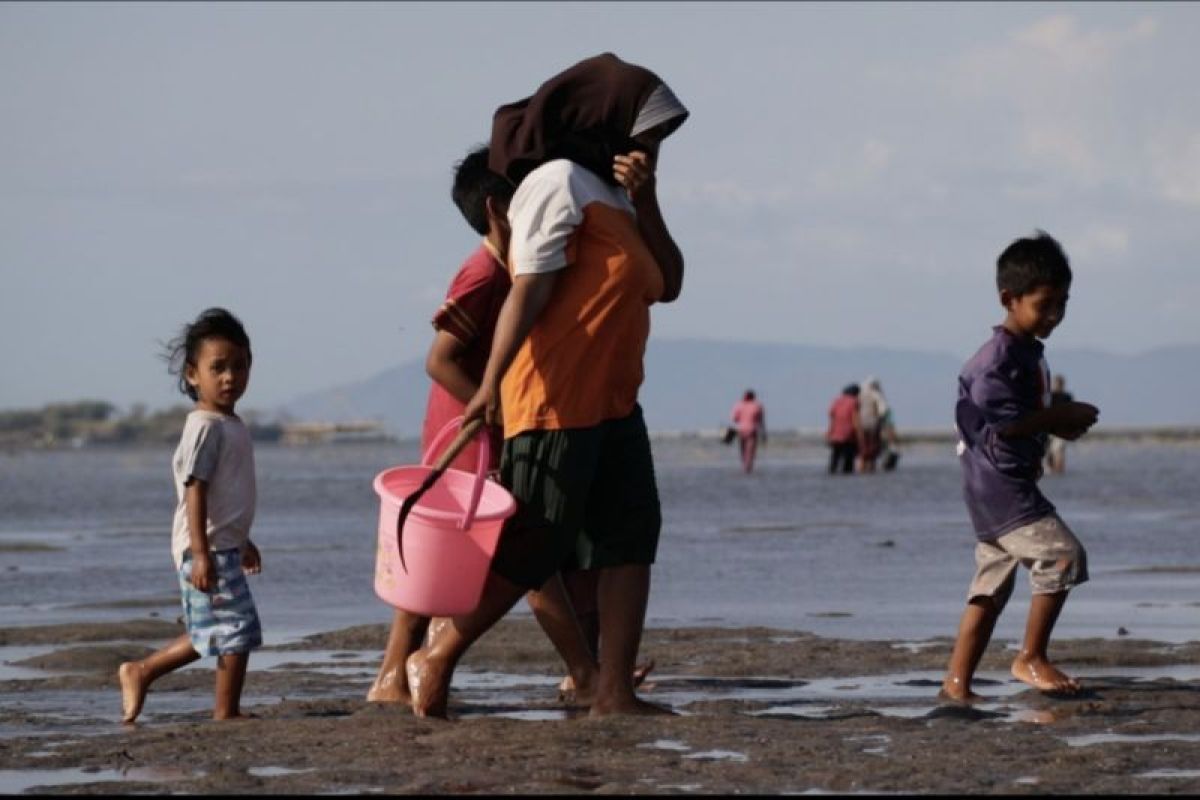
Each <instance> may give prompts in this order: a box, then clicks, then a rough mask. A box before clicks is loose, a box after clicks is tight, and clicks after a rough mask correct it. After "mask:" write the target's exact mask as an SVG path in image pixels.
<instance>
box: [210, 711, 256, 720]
mask: <svg viewBox="0 0 1200 800" xmlns="http://www.w3.org/2000/svg"><path fill="white" fill-rule="evenodd" d="M213 719H215V720H217V721H218V722H230V721H235V720H243V719H256V717H255V715H254V714H243V713H242V712H241V711H234V712H233V713H232V714H219V713H217V712H216V711H214V712H213Z"/></svg>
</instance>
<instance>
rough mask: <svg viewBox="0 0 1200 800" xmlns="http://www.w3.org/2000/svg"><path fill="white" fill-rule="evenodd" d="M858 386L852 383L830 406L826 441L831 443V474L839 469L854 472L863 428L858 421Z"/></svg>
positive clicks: (844, 471) (843, 471)
mask: <svg viewBox="0 0 1200 800" xmlns="http://www.w3.org/2000/svg"><path fill="white" fill-rule="evenodd" d="M858 413H859V409H858V384H857V383H852V384H850V385H849V386H847V387H846V388H845V389H842V393H841V394H840V395H838V396H837V397H836V398H835V399H834V401H833V404H832V405H831V406H829V428H828V430H827V431H826V432H825V441H826V442H828V443H829V474H831V475H832V474H834V473H836V472H837V471H838V470H839V468H840V470H841V471H842V473H844V474H850V473H852V472H854V458H855V456H856V455H858V441H859V439H860V438H861V436H862V426H861V424H860V423H859V421H858Z"/></svg>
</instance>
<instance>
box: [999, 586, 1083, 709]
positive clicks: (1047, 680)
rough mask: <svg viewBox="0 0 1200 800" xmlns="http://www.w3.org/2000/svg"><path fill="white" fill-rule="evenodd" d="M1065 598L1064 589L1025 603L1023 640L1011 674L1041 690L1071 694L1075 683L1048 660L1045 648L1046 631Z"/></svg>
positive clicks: (1051, 628)
mask: <svg viewBox="0 0 1200 800" xmlns="http://www.w3.org/2000/svg"><path fill="white" fill-rule="evenodd" d="M1066 600H1067V592H1065V591H1063V592H1055V593H1053V594H1035V595H1034V596H1033V599H1032V600H1031V601H1030V603H1029V621H1028V622H1027V623H1026V625H1025V642H1024V643H1023V644H1022V646H1021V654H1020V655H1018V656H1017V657H1016V659H1015V660H1013V664H1012V674H1013V677H1015V678H1016V679H1017V680H1020V681H1024V682H1025V683H1028V684H1029V685H1030V686H1032V687H1034V688H1035V689H1039V690H1041V691H1043V692H1065V693H1068V694H1070V693H1074V692H1077V691H1079V683H1078V681H1076V680H1075V679H1074V678H1072V677H1070V676H1069V675H1067V674H1065V673H1064V672H1062V671H1061V670H1059V669H1058V668H1057V667H1055V666H1054V665H1053V664H1052V663H1050V658H1049V656H1048V655H1047V652H1046V649H1047V647H1048V646H1049V644H1050V633H1051V632H1052V631H1053V630H1054V623H1055V622H1056V621H1057V620H1058V614H1059V612H1060V611H1062V607H1063V603H1065V602H1066Z"/></svg>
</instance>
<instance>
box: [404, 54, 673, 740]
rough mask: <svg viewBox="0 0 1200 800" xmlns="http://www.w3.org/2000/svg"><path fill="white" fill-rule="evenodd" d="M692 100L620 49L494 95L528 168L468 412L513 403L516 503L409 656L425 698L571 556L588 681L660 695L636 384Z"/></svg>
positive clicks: (606, 703) (669, 293) (665, 277)
mask: <svg viewBox="0 0 1200 800" xmlns="http://www.w3.org/2000/svg"><path fill="white" fill-rule="evenodd" d="M687 115H688V112H687V109H685V108H684V107H683V105H682V104H680V102H679V101H678V100H677V99H676V98H675V95H674V94H673V93H672V92H671V90H670V89H669V88H667V86H666V84H664V83H663V82H662V81H661V80H660V79H659V78H658V77H657V76H656V75H655V74H654V73H652V72H650V71H649V70H647V69H645V68H643V67H639V66H636V65H633V64H628V63H626V62H624V61H622V60H621V59H619V58H617V57H616V56H615V55H613V54H611V53H605V54H603V55H599V56H595V57H593V58H589V59H586V60H584V61H581V62H579V63H578V64H576V65H575V66H573V67H571V68H570V69H567V70H566V71H564V72H562V73H559V74H558V75H556V76H554V77H553V78H551V79H550V80H548V81H546V82H545V83H544V84H542V85H541V86H540V87H539V88H538V90H537V91H536V92H535V93H534V94H533V95H532V96H530V97H528V98H526V99H524V100H521V101H519V102H516V103H512V104H509V105H505V106H502V107H500V108H499V109H498V110H497V111H496V114H495V116H494V118H493V126H492V140H491V145H490V147H491V161H490V165H491V167H492V169H493V170H495V171H496V172H499V173H501V174H503V175H505V176H507V177H508V178H509V179H510V180H511V181H513V183H514V184H517V190H516V194H515V195H514V197H513V199H512V202H511V203H510V206H509V223H510V225H511V228H512V237H511V244H510V246H509V251H508V254H507V255H508V267H509V271H510V272H511V273H512V275H513V286H512V289H511V290H510V292H509V295H508V299H507V300H506V302H505V305H504V307H503V309H502V310H501V312H500V318H499V321H498V323H497V327H496V332H495V337H494V339H493V346H492V352H491V357H490V359H489V361H488V366H487V369H486V371H485V373H484V378H483V382H482V384H481V386H480V389H479V392H478V393H477V394H476V396H475V397H474V399H472V400H471V402H470V403H469V404H468V405H467V408H466V411H465V414H466V418H467V419H471V418H474V417H479V416H483V417H485V418H486V419H487V420H488V421H489V422H493V421H494V422H500V421H501V413H500V409H501V408H503V417H502V421H503V425H504V435H505V444H504V455H503V459H502V463H501V482H502V483H503V484H504V485H505V486H506V487H507V488H508V489H509V490H510V491H511V492H512V493H513V494H514V495H515V496H516V497H517V500H518V511H517V513H516V514H515V515H514V516H513V517H512V518H511V519H510V520H509V524H508V525H506V527H505V531H504V534H503V535H502V536H501V540H500V546H499V549H498V551H497V553H496V557H495V559H494V561H493V563H492V573H491V575H490V576H489V579H488V584H487V586H486V587H485V589H484V597H483V600H482V601H481V603H480V605H479V607H478V608H477V609H476V610H475V611H474V612H472V613H471V614H468V615H466V616H464V617H455V618H454V619H453V620H452V621H451V624H449V625H441V626H437V628H436V630H435V633H434V634H433V636H432V637H431V640H430V642H429V644H428V645H427V646H426V647H425V648H424V649H422V650H420V651H418V652H416V653H414V654H413V655H412V656H411V657H410V658H409V661H408V665H407V666H408V677H409V684H410V689H411V691H412V695H413V710H414V712H415V713H417V714H418V715H421V716H425V715H436V716H444V715H445V713H446V701H447V695H448V691H449V687H450V679H451V676H452V673H453V670H454V666H455V664H456V663H457V662H458V659H459V658H461V656H462V655H463V653H465V652H466V650H467V648H469V647H470V646H471V644H472V643H473V642H474V641H475V640H476V639H478V637H479V636H481V635H482V634H483V633H484V632H486V631H487V630H488V629H489V628H490V627H491V626H492V625H493V624H495V623H496V622H497V621H498V620H499V619H500V618H502V617H503V616H504V615H505V614H506V613H507V612H508V611H509V609H510V608H511V607H512V606H513V605H514V604H515V603H516V602H517V601H518V600H519V599H520V597H521V595H522V594H524V593H525V592H526V590H528V589H536V588H540V587H541V586H543V585H544V584H545V583H546V582H547V581H548V580H557V579H558V578H557V573H558V572H559V570H560V569H564V568H575V569H595V570H598V573H597V574H598V589H597V603H598V606H599V612H600V620H599V624H600V644H599V669H598V673H597V678H596V681H595V685H594V686H576V692H577V697H578V698H579V699H580V700H585V701H589V702H590V705H591V713H592V714H593V715H602V714H611V713H661V712H663V711H664V709H660V708H658V707H656V706H653V705H651V704H649V703H646V702H645V701H643V700H640V699H639V698H638V697H637V695H636V693H635V692H634V686H633V680H634V679H633V675H634V662H635V660H636V657H637V650H638V645H639V643H640V641H641V635H642V630H643V626H644V622H645V613H646V603H647V599H648V596H649V589H650V565H651V564H652V563H653V562H654V560H655V556H656V554H657V547H658V535H659V528H660V527H661V515H660V509H659V501H658V490H657V486H656V483H655V479H654V465H653V461H652V458H651V453H650V442H649V437H648V435H647V432H646V425H645V422H644V420H643V418H642V413H641V407H640V406H639V405H638V404H637V392H638V388H639V386H640V385H641V382H642V377H643V371H642V359H643V356H644V353H645V348H646V340H647V338H648V336H649V332H650V305H651V304H653V303H656V302H670V301H672V300H674V299H675V298H677V297H678V296H679V291H680V288H681V286H682V283H683V256H682V255H681V254H680V252H679V248H678V247H677V246H676V245H675V242H674V240H673V239H672V238H671V234H670V232H669V231H668V230H667V227H666V223H665V222H664V221H663V217H662V213H661V211H660V210H659V207H658V197H657V191H656V186H655V175H654V171H655V166H656V162H657V157H658V148H659V144H660V143H661V141H662V140H663V138H665V137H666V136H667V135H669V134H670V133H672V132H673V131H674V130H675V129H676V128H678V127H679V126H680V125H681V124H682V123H683V121H684V120H685V119H686V118H687ZM566 624H570V625H575V624H576V623H575V622H574V620H570V621H566ZM580 638H581V639H582V635H581V637H580Z"/></svg>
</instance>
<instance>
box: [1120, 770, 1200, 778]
mask: <svg viewBox="0 0 1200 800" xmlns="http://www.w3.org/2000/svg"><path fill="white" fill-rule="evenodd" d="M1134 777H1135V778H1200V769H1152V770H1150V771H1149V772H1139V773H1138V774H1137V775H1135V776H1134Z"/></svg>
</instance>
